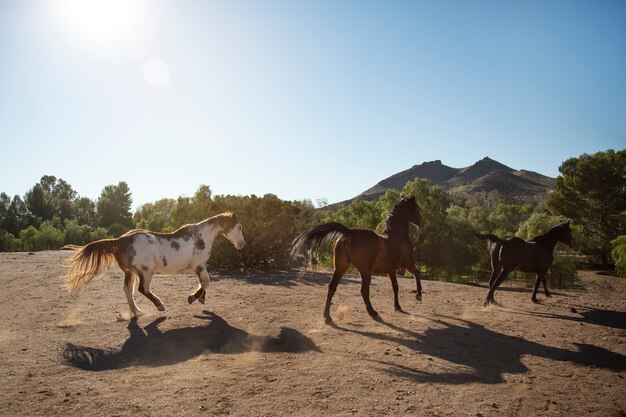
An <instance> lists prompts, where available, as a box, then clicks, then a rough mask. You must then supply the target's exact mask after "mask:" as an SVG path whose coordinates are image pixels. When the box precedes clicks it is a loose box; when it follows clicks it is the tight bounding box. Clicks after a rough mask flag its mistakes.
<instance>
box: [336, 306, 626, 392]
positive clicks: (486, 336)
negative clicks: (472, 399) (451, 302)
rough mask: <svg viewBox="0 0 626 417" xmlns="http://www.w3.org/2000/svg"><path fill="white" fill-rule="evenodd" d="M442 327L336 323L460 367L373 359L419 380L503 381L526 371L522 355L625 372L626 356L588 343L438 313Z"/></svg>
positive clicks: (399, 374)
mask: <svg viewBox="0 0 626 417" xmlns="http://www.w3.org/2000/svg"><path fill="white" fill-rule="evenodd" d="M432 321H433V322H434V323H437V324H439V325H440V326H442V327H438V328H429V329H426V331H425V332H424V333H423V334H420V333H416V332H413V331H411V330H407V329H404V328H402V327H399V326H396V325H393V324H391V323H387V322H385V321H384V320H379V322H380V323H382V324H383V325H385V326H387V327H388V328H389V329H391V330H393V331H394V332H395V333H396V335H389V334H382V333H374V332H370V331H363V330H355V329H349V328H345V327H339V326H337V325H335V326H334V327H335V328H337V329H339V330H342V331H344V332H349V333H354V334H358V335H361V336H365V337H369V338H372V339H376V340H382V341H385V342H391V343H394V344H396V345H398V346H403V347H405V348H406V349H409V350H411V351H413V352H416V353H420V354H424V355H428V356H430V357H432V358H439V359H441V360H443V361H446V362H448V364H446V365H445V367H446V368H447V369H449V368H450V365H449V363H453V364H457V365H459V366H460V367H462V368H463V370H460V371H456V370H455V371H452V372H429V371H428V370H425V368H428V367H429V365H430V364H434V363H436V360H435V361H431V360H428V361H427V360H426V357H424V359H425V360H424V361H423V364H424V366H425V368H422V369H414V368H411V367H409V366H405V365H400V364H397V363H393V362H388V361H380V360H374V362H376V363H378V364H380V365H383V366H384V367H385V369H384V370H385V372H387V373H389V374H391V375H393V376H396V377H402V378H406V379H410V380H413V381H417V382H430V383H444V384H465V383H473V382H479V383H484V384H499V383H503V382H505V379H504V375H505V374H525V373H527V372H528V371H529V369H528V368H527V367H526V366H525V365H524V363H522V357H523V356H526V355H531V356H536V357H541V358H546V359H550V360H553V361H559V362H570V363H573V364H575V365H580V366H593V367H597V368H604V369H609V370H611V371H614V372H619V371H624V370H626V356H623V355H621V354H618V353H615V352H611V351H609V350H607V349H604V348H601V347H598V346H594V345H591V344H586V343H576V344H575V345H576V347H577V350H568V349H562V348H556V347H552V346H546V345H543V344H541V343H536V342H531V341H528V340H525V339H523V338H520V337H516V336H507V335H504V334H501V333H498V332H495V331H493V330H490V329H487V328H485V327H483V326H482V325H480V324H476V323H474V322H471V321H468V320H463V319H457V318H451V317H442V319H435V320H432Z"/></svg>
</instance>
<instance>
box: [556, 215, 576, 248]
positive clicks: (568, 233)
mask: <svg viewBox="0 0 626 417" xmlns="http://www.w3.org/2000/svg"><path fill="white" fill-rule="evenodd" d="M557 227H558V228H559V230H560V232H561V233H560V235H559V241H561V242H563V243H565V244H566V245H567V246H572V245H573V244H574V236H572V230H571V229H570V228H569V220H568V221H566V222H561V223H559V224H558V226H557Z"/></svg>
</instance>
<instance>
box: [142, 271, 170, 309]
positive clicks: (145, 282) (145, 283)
mask: <svg viewBox="0 0 626 417" xmlns="http://www.w3.org/2000/svg"><path fill="white" fill-rule="evenodd" d="M152 274H153V272H152V271H146V272H143V273H141V274H138V275H139V292H140V293H142V294H143V295H145V296H146V298H148V300H150V301H152V304H154V306H155V307H156V308H157V310H159V311H165V306H163V302H162V301H161V299H160V298H159V297H157V296H156V295H155V294H154V293H153V292H152V290H151V289H150V283H151V282H152Z"/></svg>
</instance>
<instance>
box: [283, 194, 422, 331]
mask: <svg viewBox="0 0 626 417" xmlns="http://www.w3.org/2000/svg"><path fill="white" fill-rule="evenodd" d="M409 222H410V223H413V224H415V225H417V226H419V227H422V226H423V225H424V219H422V215H421V213H420V208H419V206H418V205H417V203H416V202H415V197H405V198H403V199H402V201H400V202H399V203H398V204H396V205H395V206H394V207H393V209H392V210H391V212H390V213H389V217H388V218H387V222H386V227H385V231H384V232H383V234H382V235H378V234H376V232H374V231H372V230H369V229H361V228H348V227H346V226H344V225H343V224H341V223H337V222H331V223H325V224H320V225H319V226H316V227H314V228H312V229H311V230H309V231H307V232H305V233H303V234H301V235H300V236H298V237H297V238H296V239H294V241H293V251H292V253H293V254H294V255H301V256H304V255H305V254H306V255H310V254H312V253H315V252H316V251H317V248H318V246H319V245H320V243H322V242H323V241H325V240H328V239H333V238H336V237H339V238H338V239H337V242H336V243H335V249H334V265H335V272H334V273H333V277H332V279H331V281H330V284H329V285H328V296H327V298H326V307H325V308H324V318H325V319H326V323H327V324H331V323H332V322H333V319H332V318H331V316H330V305H331V302H332V299H333V295H334V294H335V291H336V290H337V285H339V281H340V280H341V277H342V276H343V275H344V274H345V273H346V271H347V270H348V268H349V267H350V264H352V265H354V266H355V268H356V269H357V270H358V271H359V273H360V274H361V295H362V297H363V301H364V302H365V307H366V308H367V312H368V313H369V315H370V316H371V317H373V318H377V317H378V313H377V312H376V310H374V308H373V307H372V303H371V302H370V282H371V280H372V274H388V275H389V278H390V279H391V285H392V287H393V296H394V306H395V308H396V310H398V311H402V308H401V307H400V303H399V302H398V280H397V278H396V270H397V269H398V267H404V268H406V269H408V270H409V272H411V273H412V274H413V275H414V276H415V283H416V285H417V294H416V296H415V297H416V298H417V299H418V300H421V299H422V285H421V283H420V279H419V270H418V269H417V268H416V266H415V261H414V260H413V244H412V243H411V239H410V237H409Z"/></svg>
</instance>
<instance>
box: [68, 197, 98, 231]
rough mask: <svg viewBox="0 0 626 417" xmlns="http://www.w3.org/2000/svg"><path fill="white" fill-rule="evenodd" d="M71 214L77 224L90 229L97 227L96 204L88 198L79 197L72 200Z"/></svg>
mask: <svg viewBox="0 0 626 417" xmlns="http://www.w3.org/2000/svg"><path fill="white" fill-rule="evenodd" d="M72 212H73V213H74V219H75V220H76V221H77V222H78V224H86V225H88V226H91V227H96V226H97V225H98V215H97V213H96V203H94V202H93V200H91V199H90V198H88V197H79V198H77V199H76V200H74V203H73V208H72Z"/></svg>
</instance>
